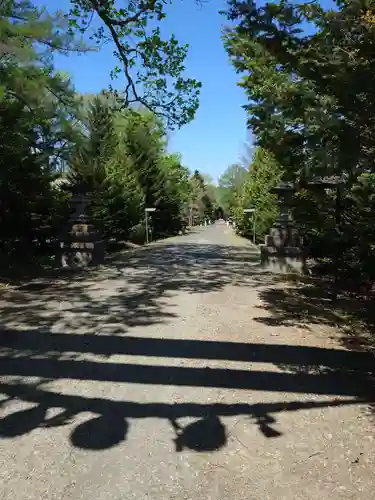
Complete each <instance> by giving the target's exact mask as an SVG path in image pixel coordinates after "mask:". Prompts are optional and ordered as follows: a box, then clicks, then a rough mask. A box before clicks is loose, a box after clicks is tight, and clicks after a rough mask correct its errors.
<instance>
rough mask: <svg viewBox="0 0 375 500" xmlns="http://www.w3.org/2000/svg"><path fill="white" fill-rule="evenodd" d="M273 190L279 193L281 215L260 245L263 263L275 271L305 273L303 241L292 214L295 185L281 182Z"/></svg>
mask: <svg viewBox="0 0 375 500" xmlns="http://www.w3.org/2000/svg"><path fill="white" fill-rule="evenodd" d="M273 191H274V192H275V193H276V194H277V195H278V201H279V205H280V215H279V217H278V218H277V219H276V221H275V224H274V226H273V227H272V228H271V230H270V233H269V235H267V236H266V239H265V244H264V245H260V256H261V264H262V265H263V266H264V267H266V268H268V269H270V270H272V271H275V272H291V271H292V272H298V273H303V272H304V271H305V260H304V255H303V251H302V248H301V246H302V242H301V238H300V237H299V235H298V232H297V230H296V228H295V227H294V224H293V219H292V217H291V214H290V204H291V198H292V195H293V191H294V190H293V186H291V185H289V184H281V185H280V186H278V187H277V188H275V189H274V190H273Z"/></svg>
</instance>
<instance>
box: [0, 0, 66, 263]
mask: <svg viewBox="0 0 375 500" xmlns="http://www.w3.org/2000/svg"><path fill="white" fill-rule="evenodd" d="M0 9H1V10H0V14H1V17H0V47H1V51H0V74H1V76H2V78H1V85H0V134H1V143H0V156H1V159H0V163H1V169H0V177H1V178H0V186H1V199H2V203H1V214H0V221H1V232H2V245H3V248H2V250H3V254H4V253H5V255H6V258H7V259H10V257H11V256H13V257H15V256H18V257H20V255H21V254H22V258H23V260H27V259H28V258H29V257H32V256H34V255H35V251H36V250H37V249H38V250H39V249H40V246H41V245H42V243H43V241H44V242H45V241H46V240H47V239H49V240H52V238H53V235H54V234H55V233H56V227H57V225H58V222H59V220H60V215H62V214H61V212H63V211H64V203H63V199H61V198H63V197H60V195H58V194H56V193H55V192H54V190H53V188H52V186H51V181H52V180H53V178H54V175H55V170H56V166H57V165H58V162H59V161H60V159H61V158H62V157H64V155H66V154H68V153H69V148H66V147H65V146H66V144H67V143H68V142H70V144H72V142H73V140H74V133H75V129H74V125H72V123H73V120H72V117H73V115H74V111H75V109H76V108H75V105H76V101H75V95H74V91H73V89H72V87H71V84H70V81H69V80H67V79H66V78H65V77H64V76H63V75H61V74H60V73H59V72H57V71H55V70H54V68H53V65H52V63H51V60H50V57H49V55H48V53H47V52H46V50H45V49H46V47H48V48H51V47H56V50H70V49H71V48H72V47H73V46H74V41H73V40H72V37H70V36H68V37H65V36H64V35H63V34H60V33H59V29H58V26H59V22H60V21H59V20H58V19H54V18H52V17H50V16H48V15H47V14H46V13H45V12H43V11H42V12H40V11H38V9H36V8H35V7H33V6H32V4H30V3H29V2H14V1H10V0H9V1H6V2H2V4H1V7H0ZM60 202H61V203H60Z"/></svg>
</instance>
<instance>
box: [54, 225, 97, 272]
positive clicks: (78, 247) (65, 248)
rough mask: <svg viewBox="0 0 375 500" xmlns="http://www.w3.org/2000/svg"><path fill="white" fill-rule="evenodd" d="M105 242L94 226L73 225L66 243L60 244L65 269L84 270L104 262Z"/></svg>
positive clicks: (61, 258)
mask: <svg viewBox="0 0 375 500" xmlns="http://www.w3.org/2000/svg"><path fill="white" fill-rule="evenodd" d="M104 250H105V242H104V240H102V239H100V236H99V233H98V232H97V231H96V230H95V228H94V227H93V225H92V224H73V225H72V229H71V231H70V232H69V233H68V234H67V236H66V238H65V241H64V242H61V243H60V260H61V265H62V266H63V267H69V268H82V267H87V266H95V265H98V264H102V263H103V262H104Z"/></svg>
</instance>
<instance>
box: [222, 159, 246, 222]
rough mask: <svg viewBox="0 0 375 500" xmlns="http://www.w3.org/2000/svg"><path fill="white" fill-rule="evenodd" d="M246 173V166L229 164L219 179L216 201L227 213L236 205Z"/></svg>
mask: <svg viewBox="0 0 375 500" xmlns="http://www.w3.org/2000/svg"><path fill="white" fill-rule="evenodd" d="M246 174H247V171H246V167H244V166H242V165H236V164H235V165H231V166H229V167H228V168H227V169H226V170H225V172H224V173H223V174H222V175H221V177H220V179H219V186H218V189H217V192H218V194H217V196H218V202H219V204H220V205H221V206H222V208H223V209H224V210H225V212H226V213H227V214H230V213H231V212H232V209H233V208H234V207H235V206H236V205H237V200H238V198H239V196H240V194H241V191H242V188H243V183H244V181H245V178H246Z"/></svg>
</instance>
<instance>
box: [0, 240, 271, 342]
mask: <svg viewBox="0 0 375 500" xmlns="http://www.w3.org/2000/svg"><path fill="white" fill-rule="evenodd" d="M258 260H259V256H258V254H257V253H256V252H254V251H252V249H251V248H250V249H249V248H246V249H242V248H238V247H225V246H220V245H196V244H179V245H178V246H177V245H171V244H170V245H165V244H163V245H157V246H153V247H149V248H143V249H140V250H137V251H135V252H133V253H131V252H130V253H126V254H122V255H118V256H115V257H113V258H112V259H111V261H110V263H109V264H107V265H105V266H102V267H99V268H96V269H92V270H90V271H89V272H88V273H80V274H78V275H72V276H65V277H60V278H59V279H56V280H39V281H37V280H34V281H33V282H31V283H28V284H24V285H23V286H21V287H18V288H16V289H10V290H6V289H5V290H2V291H0V313H1V314H0V327H3V328H8V327H9V328H14V327H16V328H18V329H30V328H41V329H50V328H52V327H53V326H55V327H57V328H58V329H59V330H60V331H64V332H70V331H73V332H74V331H77V329H79V330H80V331H82V332H88V333H106V332H110V333H111V334H112V335H113V334H123V333H125V332H126V331H127V330H128V329H129V328H131V327H135V326H147V325H155V324H158V323H164V322H167V321H169V320H171V319H173V318H175V317H176V315H175V313H174V311H173V306H172V305H171V304H170V301H169V303H167V299H170V298H171V297H173V296H174V295H175V294H177V293H179V292H185V293H209V292H212V291H215V290H221V289H222V288H224V287H225V286H226V285H227V284H230V283H233V282H235V283H236V285H237V286H241V285H249V284H250V285H251V286H252V287H256V286H262V285H264V284H267V283H271V280H272V277H271V275H267V274H266V273H264V272H262V271H261V269H260V268H259V267H258V266H257V265H256V264H257V262H258Z"/></svg>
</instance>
